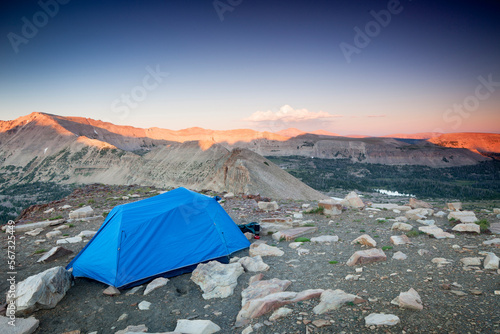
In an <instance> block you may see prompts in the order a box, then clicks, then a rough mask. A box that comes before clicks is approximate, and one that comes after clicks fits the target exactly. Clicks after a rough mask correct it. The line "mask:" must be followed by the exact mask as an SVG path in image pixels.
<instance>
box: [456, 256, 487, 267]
mask: <svg viewBox="0 0 500 334" xmlns="http://www.w3.org/2000/svg"><path fill="white" fill-rule="evenodd" d="M482 259H483V258H482V257H464V258H462V259H460V262H462V263H463V265H464V267H467V266H480V265H481V260H482Z"/></svg>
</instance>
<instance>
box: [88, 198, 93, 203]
mask: <svg viewBox="0 0 500 334" xmlns="http://www.w3.org/2000/svg"><path fill="white" fill-rule="evenodd" d="M93 203H95V199H93V198H91V199H89V200H88V201H87V204H93Z"/></svg>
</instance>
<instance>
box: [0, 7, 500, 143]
mask: <svg viewBox="0 0 500 334" xmlns="http://www.w3.org/2000/svg"><path fill="white" fill-rule="evenodd" d="M55 4H57V7H58V8H56V6H55ZM44 8H45V9H44ZM377 17H378V20H377ZM221 18H222V20H221ZM0 22H1V23H0V24H1V25H0V36H2V39H1V40H0V59H1V62H0V119H2V120H8V119H14V118H17V117H19V116H22V115H26V114H29V113H31V112H33V111H41V112H47V113H53V114H58V115H66V116H82V117H90V118H95V119H101V120H105V121H110V122H113V123H116V124H124V125H133V126H138V127H153V126H157V127H162V128H170V129H181V128H187V127H192V126H200V127H205V128H212V129H233V128H253V129H257V130H269V131H278V130H281V129H284V128H288V127H296V128H299V129H302V130H316V129H325V130H329V131H332V132H336V133H340V134H369V135H385V134H391V133H400V132H406V133H414V132H426V131H440V132H465V131H468V132H470V131H478V132H500V127H499V124H500V83H499V82H500V61H499V59H500V43H499V42H498V41H499V40H500V4H498V2H497V1H481V0H480V1H453V2H450V1H443V0H438V1H416V0H414V1H410V0H406V1H399V2H398V1H368V0H365V1H313V2H311V1H260V0H255V1H249V0H230V1H228V0H221V1H148V2H145V3H139V2H135V1H104V4H103V3H102V2H98V1H82V0H71V1H67V0H59V2H57V1H56V0H41V1H40V2H36V1H11V3H9V4H5V3H2V5H0ZM30 26H31V27H34V28H35V29H36V30H37V31H36V34H35V33H34V32H33V30H30ZM359 31H361V34H359V33H358V32H359ZM356 42H357V44H356ZM341 46H344V47H343V48H342V47H341ZM343 50H344V51H343ZM346 50H348V51H346ZM353 50H355V51H353ZM346 52H347V56H346ZM155 72H156V74H152V73H155ZM488 82H489V83H488Z"/></svg>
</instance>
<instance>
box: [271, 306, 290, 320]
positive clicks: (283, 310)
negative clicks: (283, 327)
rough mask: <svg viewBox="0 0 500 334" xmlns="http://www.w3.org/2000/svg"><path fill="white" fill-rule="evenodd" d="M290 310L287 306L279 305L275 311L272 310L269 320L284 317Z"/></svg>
mask: <svg viewBox="0 0 500 334" xmlns="http://www.w3.org/2000/svg"><path fill="white" fill-rule="evenodd" d="M292 312H293V310H291V309H289V308H286V307H281V308H279V309H277V310H276V311H274V312H273V314H271V316H270V317H269V321H275V320H278V319H280V318H284V317H286V316H287V315H289V314H290V313H292Z"/></svg>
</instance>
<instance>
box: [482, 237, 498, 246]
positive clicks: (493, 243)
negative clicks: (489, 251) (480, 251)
mask: <svg viewBox="0 0 500 334" xmlns="http://www.w3.org/2000/svg"><path fill="white" fill-rule="evenodd" d="M483 245H487V246H489V245H492V246H497V247H499V246H500V238H494V239H490V240H486V241H483Z"/></svg>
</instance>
